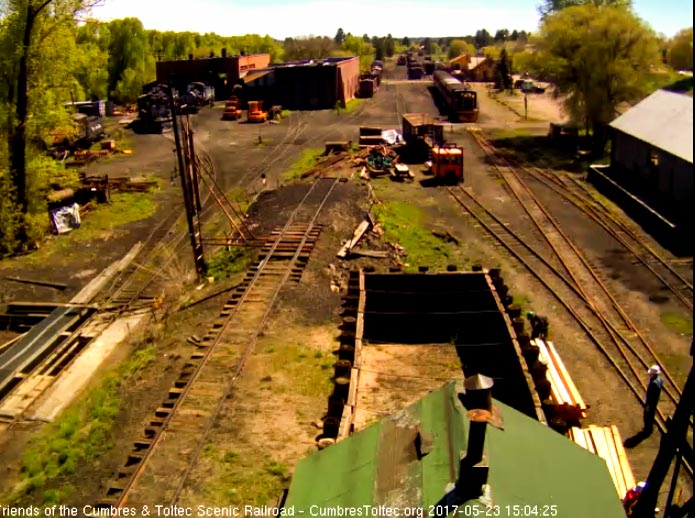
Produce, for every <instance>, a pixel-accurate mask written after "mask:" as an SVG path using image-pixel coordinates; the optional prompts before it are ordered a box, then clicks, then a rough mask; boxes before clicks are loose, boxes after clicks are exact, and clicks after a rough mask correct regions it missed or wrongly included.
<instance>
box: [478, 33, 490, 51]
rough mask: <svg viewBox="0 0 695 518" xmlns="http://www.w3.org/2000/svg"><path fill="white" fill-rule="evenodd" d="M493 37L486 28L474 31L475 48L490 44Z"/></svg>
mask: <svg viewBox="0 0 695 518" xmlns="http://www.w3.org/2000/svg"><path fill="white" fill-rule="evenodd" d="M492 42H493V39H492V36H490V33H489V32H487V30H486V29H482V30H479V31H477V32H476V33H475V46H476V47H477V48H479V49H480V48H483V47H487V46H489V45H492Z"/></svg>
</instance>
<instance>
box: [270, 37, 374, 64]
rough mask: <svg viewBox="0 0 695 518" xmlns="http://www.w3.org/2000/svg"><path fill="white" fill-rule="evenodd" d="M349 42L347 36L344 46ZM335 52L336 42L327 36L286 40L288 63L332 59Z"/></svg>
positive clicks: (286, 58) (285, 48) (285, 52)
mask: <svg viewBox="0 0 695 518" xmlns="http://www.w3.org/2000/svg"><path fill="white" fill-rule="evenodd" d="M348 40H349V38H348V37H347V36H346V37H345V40H343V45H345V42H346V41H348ZM360 41H362V40H360ZM335 50H336V45H335V40H332V39H331V38H329V37H327V36H313V37H309V38H287V39H285V45H284V56H285V60H287V61H302V60H305V59H324V58H327V57H330V56H331V55H332V53H333V52H334V51H335Z"/></svg>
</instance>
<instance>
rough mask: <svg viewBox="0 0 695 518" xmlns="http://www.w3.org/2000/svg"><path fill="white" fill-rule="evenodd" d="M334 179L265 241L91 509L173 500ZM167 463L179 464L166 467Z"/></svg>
mask: <svg viewBox="0 0 695 518" xmlns="http://www.w3.org/2000/svg"><path fill="white" fill-rule="evenodd" d="M339 181H340V178H339V177H336V178H329V179H317V180H316V181H315V182H314V183H313V184H312V185H311V186H310V188H309V190H308V192H307V194H306V196H305V197H304V199H303V200H302V201H301V202H300V204H299V205H298V206H297V207H296V208H295V210H294V211H293V213H292V214H291V215H290V217H289V219H288V221H287V224H286V225H285V226H284V227H283V228H281V229H278V230H277V231H275V232H273V233H272V234H271V235H270V236H269V237H268V238H267V239H266V242H265V244H264V246H263V248H262V249H261V253H260V256H259V258H258V261H257V263H256V264H255V265H254V266H253V267H252V268H251V269H250V270H249V271H248V272H247V275H246V277H245V279H244V281H243V282H242V284H241V285H240V286H239V287H238V288H237V290H236V291H235V292H233V293H232V295H231V297H230V299H229V300H228V301H227V303H226V304H225V305H224V307H223V309H222V312H221V313H220V315H219V317H218V318H217V319H216V320H215V321H214V322H213V323H212V325H211V326H210V328H209V329H208V332H207V334H206V335H205V336H204V337H203V338H202V340H201V341H200V343H199V344H198V347H197V351H196V352H194V353H193V355H192V356H191V358H190V359H189V360H188V362H187V363H186V364H185V365H184V367H183V369H182V371H181V374H180V376H179V378H178V380H177V381H176V382H175V383H174V386H173V387H172V388H171V389H170V390H169V392H168V393H167V396H166V398H165V400H164V401H163V403H162V404H161V405H160V407H159V408H158V409H157V410H156V411H155V413H154V415H153V416H152V417H151V419H150V421H149V424H148V426H147V427H146V428H145V430H144V434H143V437H142V438H141V439H139V440H137V441H135V442H134V443H133V448H132V450H131V452H130V453H129V454H128V457H127V460H126V462H125V464H124V465H123V467H122V468H121V469H120V470H119V472H118V474H117V476H116V478H115V479H114V480H113V481H112V482H111V483H110V484H109V488H108V490H107V492H106V495H105V498H104V499H103V500H102V501H101V502H99V504H98V506H100V507H121V506H124V505H126V503H128V505H133V504H135V505H141V504H147V503H150V504H151V503H157V504H161V503H163V502H170V503H172V504H173V503H175V502H176V501H177V500H178V497H179V495H180V493H181V491H182V490H183V488H184V487H185V485H186V482H187V480H188V477H189V475H190V473H191V471H192V470H193V468H194V467H195V465H196V463H197V460H198V457H199V455H200V452H201V451H202V448H203V447H204V445H205V442H206V439H207V437H208V435H209V433H210V431H211V429H212V427H213V425H214V423H215V421H216V420H217V417H218V415H219V413H220V410H221V408H222V404H223V403H224V402H225V400H228V398H229V396H230V394H231V391H232V389H233V387H234V384H235V382H236V380H237V379H238V378H239V376H241V374H242V372H243V369H244V366H245V364H246V361H247V359H248V358H249V356H250V355H251V353H252V351H253V349H254V346H255V344H256V341H257V339H258V337H259V335H260V334H261V332H262V331H263V329H264V327H265V325H266V323H267V321H268V317H269V315H270V313H271V311H272V310H273V308H274V305H275V302H276V300H277V297H278V295H279V293H280V291H281V290H282V288H283V287H284V286H285V285H286V284H287V283H288V282H290V281H293V280H294V281H298V280H299V278H300V277H301V275H302V271H303V269H304V267H305V266H306V264H307V262H308V260H309V255H310V254H311V251H312V249H313V247H314V245H315V243H316V241H317V239H318V237H319V233H320V230H321V227H320V225H318V224H317V223H316V221H317V218H318V215H319V214H320V212H321V210H322V208H323V206H324V205H325V203H326V201H327V200H328V199H329V197H330V195H331V193H332V192H333V190H334V189H335V187H336V185H337V184H338V182H339ZM311 207H316V208H315V209H314V208H311ZM232 323H233V325H231V324H232ZM172 459H178V462H179V465H177V466H175V467H173V468H172V465H171V461H172Z"/></svg>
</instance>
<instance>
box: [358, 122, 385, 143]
mask: <svg viewBox="0 0 695 518" xmlns="http://www.w3.org/2000/svg"><path fill="white" fill-rule="evenodd" d="M382 131H383V128H377V127H374V126H361V127H360V140H359V145H360V147H366V146H378V145H379V144H383V143H384V140H383V139H382V138H381V132H382Z"/></svg>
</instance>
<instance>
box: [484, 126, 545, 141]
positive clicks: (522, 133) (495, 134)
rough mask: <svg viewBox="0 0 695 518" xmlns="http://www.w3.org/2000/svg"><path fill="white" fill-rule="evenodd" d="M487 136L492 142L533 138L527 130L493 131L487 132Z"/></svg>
mask: <svg viewBox="0 0 695 518" xmlns="http://www.w3.org/2000/svg"><path fill="white" fill-rule="evenodd" d="M488 136H489V137H490V138H491V139H492V140H504V139H515V138H525V137H534V135H533V134H532V133H531V131H529V129H528V128H508V129H493V130H490V131H489V132H488Z"/></svg>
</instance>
